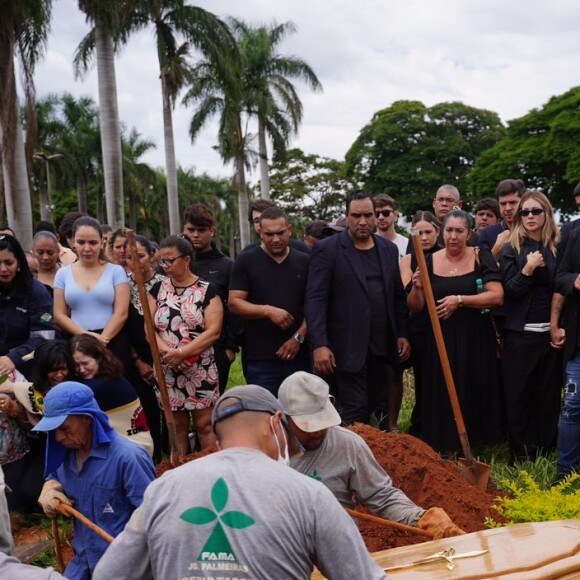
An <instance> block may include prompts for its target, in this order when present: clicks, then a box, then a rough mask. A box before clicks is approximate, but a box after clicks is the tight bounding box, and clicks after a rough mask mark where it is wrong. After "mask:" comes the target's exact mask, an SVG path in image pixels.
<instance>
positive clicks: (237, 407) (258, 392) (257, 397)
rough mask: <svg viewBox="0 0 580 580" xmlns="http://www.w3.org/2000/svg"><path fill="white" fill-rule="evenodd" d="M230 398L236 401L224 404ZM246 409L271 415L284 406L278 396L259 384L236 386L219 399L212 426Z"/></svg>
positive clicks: (213, 414)
mask: <svg viewBox="0 0 580 580" xmlns="http://www.w3.org/2000/svg"><path fill="white" fill-rule="evenodd" d="M229 399H234V400H235V401H236V402H232V404H229V405H227V406H223V403H224V401H227V400H229ZM244 411H253V412H259V413H270V415H274V414H275V413H276V411H282V407H281V406H280V403H279V402H278V400H277V399H276V397H274V395H273V394H272V393H270V391H267V390H266V389H265V388H264V387H259V386H258V385H244V386H241V387H234V388H233V389H229V390H227V391H226V392H225V393H224V394H223V395H222V396H221V397H220V398H219V399H218V402H217V403H216V406H215V407H214V409H213V413H212V417H211V424H212V427H214V428H215V426H216V423H218V422H219V421H222V420H223V419H227V418H228V417H231V416H232V415H235V414H237V413H242V412H244ZM282 412H283V411H282Z"/></svg>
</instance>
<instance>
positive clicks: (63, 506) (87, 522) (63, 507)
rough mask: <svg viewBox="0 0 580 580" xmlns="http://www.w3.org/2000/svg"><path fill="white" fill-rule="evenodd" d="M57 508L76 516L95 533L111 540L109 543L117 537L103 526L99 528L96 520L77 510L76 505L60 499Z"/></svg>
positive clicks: (64, 513) (65, 513) (61, 511)
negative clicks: (73, 505) (93, 520)
mask: <svg viewBox="0 0 580 580" xmlns="http://www.w3.org/2000/svg"><path fill="white" fill-rule="evenodd" d="M57 509H58V510H59V511H60V513H62V514H63V515H65V516H73V517H75V518H76V519H77V520H78V521H79V522H81V523H83V524H85V526H87V528H89V529H90V530H92V531H93V532H95V534H97V535H99V536H101V538H103V539H104V540H107V542H109V544H111V543H112V542H113V540H114V539H115V538H113V536H111V534H108V533H107V532H105V530H103V528H99V526H97V524H95V523H94V522H92V521H91V520H89V518H87V516H85V515H83V514H81V512H79V511H78V510H75V508H74V507H72V506H70V505H67V504H66V503H62V502H61V501H60V502H58V504H57Z"/></svg>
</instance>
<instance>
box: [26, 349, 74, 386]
mask: <svg viewBox="0 0 580 580" xmlns="http://www.w3.org/2000/svg"><path fill="white" fill-rule="evenodd" d="M64 366H66V368H67V369H68V377H67V380H69V381H70V380H72V379H74V377H75V366H74V361H73V358H72V353H71V350H70V347H69V344H68V342H67V341H66V340H59V339H56V340H47V341H45V342H43V343H42V344H41V345H40V346H39V347H37V348H36V350H35V351H34V368H33V369H32V373H31V376H30V380H31V381H32V383H33V384H34V387H35V388H36V390H37V391H40V392H41V393H42V394H45V393H46V392H47V391H48V390H49V389H50V388H51V385H50V383H49V382H48V373H49V372H50V371H52V370H53V369H55V368H61V367H64Z"/></svg>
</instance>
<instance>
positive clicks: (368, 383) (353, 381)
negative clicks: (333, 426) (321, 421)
mask: <svg viewBox="0 0 580 580" xmlns="http://www.w3.org/2000/svg"><path fill="white" fill-rule="evenodd" d="M386 365H387V358H386V357H382V356H372V355H368V356H367V358H366V361H365V364H364V366H363V368H362V369H361V370H360V371H358V372H356V373H348V372H345V371H338V370H337V371H336V372H335V376H336V387H337V391H338V397H339V399H340V408H341V418H342V422H343V423H344V424H345V425H350V424H352V423H355V422H360V423H368V422H369V419H370V414H371V411H372V410H374V409H381V408H385V400H386V401H387V405H388V393H389V374H388V372H387V368H386ZM377 419H379V424H380V420H381V417H377ZM384 419H385V420H386V421H387V426H388V417H385V418H384Z"/></svg>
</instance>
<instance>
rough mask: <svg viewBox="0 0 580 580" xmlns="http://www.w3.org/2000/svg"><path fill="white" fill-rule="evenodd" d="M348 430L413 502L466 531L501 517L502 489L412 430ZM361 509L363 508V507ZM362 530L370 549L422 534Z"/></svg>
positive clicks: (365, 526)
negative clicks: (471, 477) (479, 479)
mask: <svg viewBox="0 0 580 580" xmlns="http://www.w3.org/2000/svg"><path fill="white" fill-rule="evenodd" d="M350 429H351V430H352V431H354V432H355V433H357V434H358V435H360V436H361V437H362V438H363V439H364V440H365V441H366V442H367V444H368V446H369V447H370V448H371V451H372V452H373V454H374V456H375V457H376V459H377V461H378V462H379V464H380V465H381V466H382V467H383V469H384V470H385V471H386V472H387V473H388V474H389V475H390V476H391V478H392V480H393V483H394V485H396V486H397V487H398V488H400V489H402V490H403V491H404V492H405V493H406V494H407V495H408V496H409V497H410V498H411V499H412V500H413V501H414V502H415V503H416V504H417V505H420V506H421V507H423V508H425V509H429V508H431V507H440V508H443V509H444V510H445V511H446V512H447V513H448V514H449V517H450V518H451V519H452V520H453V522H454V523H455V524H457V525H458V526H459V527H460V528H461V529H463V530H465V531H466V532H477V531H479V530H483V529H485V526H484V525H483V522H484V519H485V518H486V517H488V516H489V517H493V519H495V520H496V521H498V522H501V523H504V522H505V520H504V519H503V518H502V517H501V516H500V515H499V514H498V513H497V512H496V511H495V510H494V509H493V508H492V507H491V505H492V504H493V503H495V501H496V498H497V496H498V495H500V492H498V491H497V490H495V489H493V487H492V486H491V485H490V486H489V487H488V490H487V491H481V490H479V489H477V488H476V487H475V486H473V485H472V484H471V483H469V482H468V481H467V479H465V477H463V476H462V475H461V474H460V472H459V470H458V468H457V466H456V465H455V463H453V462H450V461H446V460H444V459H442V458H441V456H440V455H439V454H438V453H436V452H435V451H433V449H431V447H429V445H427V444H426V443H423V441H421V440H419V439H416V438H415V437H411V436H410V435H403V434H399V433H385V432H383V431H380V430H378V429H375V428H374V427H371V426H369V425H363V424H361V423H356V424H355V425H353V426H351V427H350ZM214 451H216V449H209V450H204V451H202V452H201V453H194V454H191V455H188V456H187V457H186V462H187V461H192V460H194V459H198V458H200V457H203V456H205V455H207V454H208V453H213V452H214ZM168 469H171V465H170V463H169V462H167V461H165V462H163V463H160V464H159V465H158V466H157V475H158V476H161V475H162V474H163V473H165V472H166V471H167V470H168ZM360 509H361V510H362V511H364V508H362V507H361V508H360ZM360 531H361V534H362V536H363V538H364V540H365V543H366V546H367V549H368V550H369V552H377V551H379V550H387V549H389V548H396V547H399V546H407V545H410V544H418V543H421V542H424V541H425V538H424V537H422V536H415V535H412V534H407V533H405V532H400V531H398V530H394V529H392V528H388V527H385V526H381V525H380V524H374V523H371V522H366V521H362V520H361V521H360Z"/></svg>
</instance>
